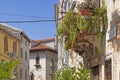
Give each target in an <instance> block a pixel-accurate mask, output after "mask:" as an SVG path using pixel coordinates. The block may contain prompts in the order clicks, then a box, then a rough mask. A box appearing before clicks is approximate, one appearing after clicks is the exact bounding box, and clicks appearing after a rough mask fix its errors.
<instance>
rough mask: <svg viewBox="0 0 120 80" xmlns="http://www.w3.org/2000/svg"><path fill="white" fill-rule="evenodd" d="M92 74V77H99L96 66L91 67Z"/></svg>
mask: <svg viewBox="0 0 120 80" xmlns="http://www.w3.org/2000/svg"><path fill="white" fill-rule="evenodd" d="M92 74H93V76H97V75H99V66H98V65H97V66H94V67H92Z"/></svg>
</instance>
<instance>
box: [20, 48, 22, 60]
mask: <svg viewBox="0 0 120 80" xmlns="http://www.w3.org/2000/svg"><path fill="white" fill-rule="evenodd" d="M20 58H23V49H22V48H20Z"/></svg>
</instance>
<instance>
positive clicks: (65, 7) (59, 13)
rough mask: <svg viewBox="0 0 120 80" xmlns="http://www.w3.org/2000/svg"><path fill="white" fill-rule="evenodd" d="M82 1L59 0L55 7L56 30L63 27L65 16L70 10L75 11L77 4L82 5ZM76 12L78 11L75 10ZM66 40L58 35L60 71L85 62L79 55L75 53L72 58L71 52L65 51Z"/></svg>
mask: <svg viewBox="0 0 120 80" xmlns="http://www.w3.org/2000/svg"><path fill="white" fill-rule="evenodd" d="M80 2H81V0H59V2H58V4H56V5H55V19H56V28H57V29H58V28H59V27H60V26H61V23H62V21H63V18H64V17H65V14H66V13H67V12H68V11H69V10H70V9H74V8H75V6H76V4H78V3H80ZM75 10H76V9H75ZM64 44H65V43H64V40H62V41H60V37H59V36H58V35H56V45H57V51H58V69H61V68H62V67H64V66H76V67H77V66H78V64H79V62H83V58H82V57H81V56H80V55H79V53H76V52H73V54H72V56H71V54H70V51H66V50H65V49H64Z"/></svg>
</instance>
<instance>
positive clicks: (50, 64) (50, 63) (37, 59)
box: [29, 38, 57, 80]
mask: <svg viewBox="0 0 120 80" xmlns="http://www.w3.org/2000/svg"><path fill="white" fill-rule="evenodd" d="M54 41H55V39H54V38H51V39H44V40H33V41H32V47H31V49H30V56H29V60H30V63H29V65H30V78H31V79H30V80H54V78H55V71H56V70H57V51H56V50H55V47H54V43H55V42H54ZM37 66H38V68H37Z"/></svg>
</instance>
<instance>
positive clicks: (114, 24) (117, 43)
mask: <svg viewBox="0 0 120 80" xmlns="http://www.w3.org/2000/svg"><path fill="white" fill-rule="evenodd" d="M110 29H111V34H110V36H109V37H111V36H113V37H114V38H113V40H111V42H112V46H113V49H114V51H117V52H118V51H120V11H119V12H118V10H116V11H115V12H114V14H113V16H112V21H111V27H110ZM112 31H113V32H112Z"/></svg>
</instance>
